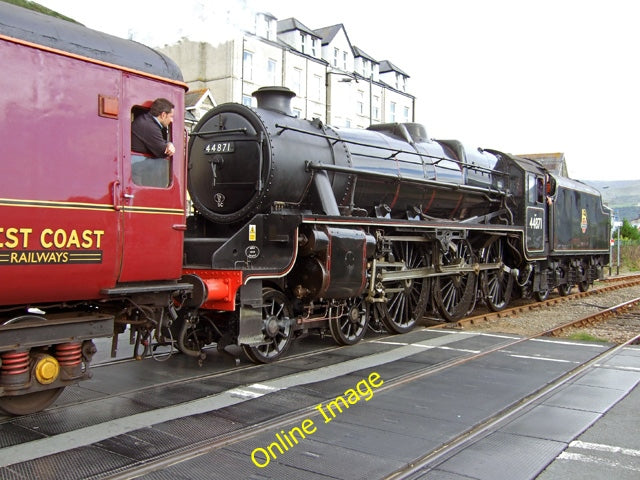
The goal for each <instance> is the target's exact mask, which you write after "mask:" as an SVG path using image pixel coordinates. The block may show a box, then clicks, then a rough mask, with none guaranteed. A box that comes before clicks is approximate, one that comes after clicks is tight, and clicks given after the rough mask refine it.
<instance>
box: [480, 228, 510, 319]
mask: <svg viewBox="0 0 640 480" xmlns="http://www.w3.org/2000/svg"><path fill="white" fill-rule="evenodd" d="M483 257H484V258H483V260H484V262H485V263H501V262H503V259H504V243H503V241H502V239H501V238H496V239H494V240H493V241H492V242H491V243H490V244H489V245H488V246H487V247H486V248H485V251H484V255H483ZM480 288H482V294H483V296H484V300H485V302H486V304H487V306H488V307H489V309H490V310H492V311H494V312H499V311H500V310H503V309H504V308H505V307H506V306H507V305H508V304H509V300H510V299H511V290H512V288H513V276H512V275H511V274H510V273H509V272H506V271H505V270H504V269H502V268H500V269H498V270H485V271H483V272H482V273H480Z"/></svg>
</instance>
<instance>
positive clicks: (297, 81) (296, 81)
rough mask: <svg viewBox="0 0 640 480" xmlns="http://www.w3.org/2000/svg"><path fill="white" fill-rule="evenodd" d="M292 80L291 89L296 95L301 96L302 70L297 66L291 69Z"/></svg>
mask: <svg viewBox="0 0 640 480" xmlns="http://www.w3.org/2000/svg"><path fill="white" fill-rule="evenodd" d="M292 80H293V82H292V88H291V90H293V92H294V93H295V94H296V95H298V96H303V95H302V70H301V69H299V68H294V69H293V79H292Z"/></svg>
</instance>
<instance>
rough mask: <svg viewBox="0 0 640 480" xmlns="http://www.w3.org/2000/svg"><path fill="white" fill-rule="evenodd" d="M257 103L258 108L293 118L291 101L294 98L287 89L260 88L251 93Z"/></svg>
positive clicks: (293, 94) (292, 93)
mask: <svg viewBox="0 0 640 480" xmlns="http://www.w3.org/2000/svg"><path fill="white" fill-rule="evenodd" d="M252 95H253V96H254V97H256V100H257V101H258V108H264V109H265V110H272V111H274V112H280V113H283V114H284V115H289V116H290V117H293V116H294V115H293V110H291V99H292V98H293V97H295V96H296V94H295V93H294V92H292V91H291V90H289V89H288V88H287V87H262V88H259V89H258V90H256V91H255V92H253V93H252Z"/></svg>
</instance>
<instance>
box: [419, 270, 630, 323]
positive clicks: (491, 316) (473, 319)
mask: <svg viewBox="0 0 640 480" xmlns="http://www.w3.org/2000/svg"><path fill="white" fill-rule="evenodd" d="M604 283H606V285H603V286H599V287H597V288H594V289H591V290H588V291H586V292H577V293H573V294H570V295H566V296H557V297H553V298H548V299H546V300H544V301H542V302H535V301H531V302H524V303H521V304H520V305H517V306H514V307H511V308H507V309H504V310H501V311H499V312H491V311H482V312H481V313H474V314H472V315H471V316H468V317H466V318H463V319H461V320H458V321H457V322H453V323H445V324H436V325H431V326H430V328H434V329H438V328H470V327H473V326H476V325H480V324H483V323H487V322H491V321H494V320H498V319H501V318H505V317H517V316H519V315H522V314H524V313H526V312H530V311H535V310H541V309H544V308H549V307H554V306H558V305H562V304H565V303H567V302H575V301H576V300H580V299H584V298H589V297H593V296H595V295H602V294H604V293H608V292H612V291H616V290H620V289H624V288H628V287H633V286H638V285H640V275H629V276H626V277H623V278H615V279H611V278H609V279H607V280H606V281H605V282H604ZM477 310H481V309H477ZM605 316H606V314H605ZM605 316H598V315H594V319H593V320H591V321H597V320H595V318H599V319H600V318H605ZM587 322H588V320H587V319H585V320H584V322H583V324H587ZM567 328H568V327H567Z"/></svg>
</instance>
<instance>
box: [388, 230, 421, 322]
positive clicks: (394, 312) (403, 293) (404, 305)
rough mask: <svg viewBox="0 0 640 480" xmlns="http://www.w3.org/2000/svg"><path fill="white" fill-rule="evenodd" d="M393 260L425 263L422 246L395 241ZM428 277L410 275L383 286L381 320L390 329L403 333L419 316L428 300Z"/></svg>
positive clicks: (409, 264) (412, 265) (416, 265)
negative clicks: (408, 277)
mask: <svg viewBox="0 0 640 480" xmlns="http://www.w3.org/2000/svg"><path fill="white" fill-rule="evenodd" d="M393 253H394V255H395V260H396V262H399V261H404V263H405V265H406V268H407V269H413V268H423V267H426V266H428V264H429V259H428V257H427V255H426V254H425V250H424V248H423V247H422V246H420V245H418V244H416V243H414V242H398V243H396V244H394V246H393ZM429 286H430V281H429V280H428V279H426V278H411V279H408V280H400V281H399V282H395V283H389V284H388V285H386V286H385V292H386V293H387V303H386V304H380V305H379V309H380V311H381V313H382V315H381V320H382V324H383V325H384V326H385V328H386V329H387V331H388V332H389V333H406V332H409V331H411V330H412V329H413V327H415V325H416V322H417V321H418V320H420V319H421V318H422V315H423V314H424V311H425V309H426V308H427V303H428V301H429V290H430V289H429Z"/></svg>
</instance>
